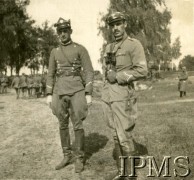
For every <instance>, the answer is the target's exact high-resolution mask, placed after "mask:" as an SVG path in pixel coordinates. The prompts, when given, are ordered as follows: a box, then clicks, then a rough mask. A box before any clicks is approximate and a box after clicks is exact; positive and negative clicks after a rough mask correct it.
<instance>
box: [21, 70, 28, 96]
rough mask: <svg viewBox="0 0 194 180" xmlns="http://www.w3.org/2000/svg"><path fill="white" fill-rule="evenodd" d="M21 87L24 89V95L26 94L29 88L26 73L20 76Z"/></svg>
mask: <svg viewBox="0 0 194 180" xmlns="http://www.w3.org/2000/svg"><path fill="white" fill-rule="evenodd" d="M20 89H21V90H22V95H23V96H24V94H25V92H26V89H27V78H26V75H25V74H22V76H21V77H20Z"/></svg>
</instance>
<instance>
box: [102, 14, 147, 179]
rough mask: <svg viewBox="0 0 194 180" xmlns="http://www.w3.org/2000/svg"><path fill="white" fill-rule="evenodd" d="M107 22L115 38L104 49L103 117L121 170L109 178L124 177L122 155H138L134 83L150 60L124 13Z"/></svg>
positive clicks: (110, 18) (144, 72)
mask: <svg viewBox="0 0 194 180" xmlns="http://www.w3.org/2000/svg"><path fill="white" fill-rule="evenodd" d="M107 23H108V25H109V27H110V29H111V32H112V33H113V35H114V37H115V41H114V42H113V43H111V44H108V45H107V46H106V49H105V55H104V62H103V71H104V80H105V84H104V87H103V91H102V101H103V111H104V117H105V119H106V121H107V123H108V126H109V127H110V128H111V129H112V133H113V138H114V144H115V155H116V164H117V168H118V173H117V174H116V175H110V176H109V177H107V179H111V180H112V179H115V180H120V179H132V178H129V177H126V178H121V177H120V176H119V174H120V170H121V167H120V164H121V163H120V159H119V156H132V155H136V154H137V152H136V149H135V145H134V140H133V136H132V131H133V129H134V127H135V120H136V118H137V104H136V103H137V97H136V94H135V89H134V83H133V81H136V80H138V79H140V78H144V77H145V76H146V75H147V62H146V59H145V54H144V49H143V47H142V45H141V43H140V42H139V41H138V40H136V39H133V38H130V37H129V36H128V35H127V33H126V31H125V28H126V27H127V23H126V19H125V15H124V14H122V13H120V12H115V13H113V14H111V15H110V16H109V17H108V18H107ZM125 169H126V172H125V174H126V175H129V174H130V173H129V169H130V167H129V163H128V162H127V163H126V168H125Z"/></svg>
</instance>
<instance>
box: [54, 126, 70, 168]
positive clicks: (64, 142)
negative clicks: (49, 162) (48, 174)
mask: <svg viewBox="0 0 194 180" xmlns="http://www.w3.org/2000/svg"><path fill="white" fill-rule="evenodd" d="M59 132H60V138H61V146H62V149H63V154H64V158H63V160H62V161H61V162H60V163H59V164H58V165H57V166H56V167H55V169H56V170H60V169H62V168H64V167H65V166H67V165H68V164H69V163H70V162H71V159H72V153H71V147H70V135H69V129H60V130H59Z"/></svg>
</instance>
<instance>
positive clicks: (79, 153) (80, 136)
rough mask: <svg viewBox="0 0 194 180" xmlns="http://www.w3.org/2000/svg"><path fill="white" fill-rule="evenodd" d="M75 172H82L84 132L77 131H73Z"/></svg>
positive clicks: (81, 130)
mask: <svg viewBox="0 0 194 180" xmlns="http://www.w3.org/2000/svg"><path fill="white" fill-rule="evenodd" d="M74 132H75V148H76V150H75V155H76V161H75V172H76V173H80V172H82V171H83V170H84V139H85V135H84V130H83V129H78V130H75V131H74Z"/></svg>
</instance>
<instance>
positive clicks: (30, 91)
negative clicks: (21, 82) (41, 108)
mask: <svg viewBox="0 0 194 180" xmlns="http://www.w3.org/2000/svg"><path fill="white" fill-rule="evenodd" d="M33 84H34V80H33V78H32V75H29V76H28V77H27V88H28V97H31V96H32V89H33Z"/></svg>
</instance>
